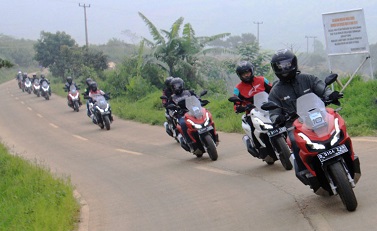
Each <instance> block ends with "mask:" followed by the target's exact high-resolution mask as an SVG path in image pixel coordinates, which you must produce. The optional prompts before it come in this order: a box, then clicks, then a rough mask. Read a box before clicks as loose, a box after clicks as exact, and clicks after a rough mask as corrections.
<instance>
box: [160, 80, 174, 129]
mask: <svg viewBox="0 0 377 231" xmlns="http://www.w3.org/2000/svg"><path fill="white" fill-rule="evenodd" d="M173 78H174V77H172V76H169V77H167V78H166V80H165V87H164V89H163V90H162V95H163V96H166V97H167V99H162V106H163V107H165V114H166V115H167V116H168V117H167V118H166V119H167V120H168V121H167V122H165V123H164V126H165V129H166V133H168V135H169V136H174V134H173V132H172V131H171V130H170V128H169V126H168V123H171V124H173V126H174V123H172V122H171V118H170V115H169V109H167V108H166V106H167V105H168V102H169V99H170V97H171V96H172V94H173V91H172V89H171V85H170V84H171V81H172V80H173ZM173 129H174V130H175V126H174V128H173Z"/></svg>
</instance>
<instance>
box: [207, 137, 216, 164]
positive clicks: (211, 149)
mask: <svg viewBox="0 0 377 231" xmlns="http://www.w3.org/2000/svg"><path fill="white" fill-rule="evenodd" d="M204 141H205V142H206V148H207V152H208V155H209V158H211V160H213V161H215V160H217V158H218V154H217V149H216V144H215V142H214V141H213V139H212V136H211V135H210V134H207V135H206V136H205V137H204Z"/></svg>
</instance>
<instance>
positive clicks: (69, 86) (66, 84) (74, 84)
mask: <svg viewBox="0 0 377 231" xmlns="http://www.w3.org/2000/svg"><path fill="white" fill-rule="evenodd" d="M72 84H73V86H75V88H76V90H79V89H80V88H79V87H78V86H77V85H76V83H75V82H73V79H72V77H71V76H68V77H67V82H66V83H65V84H64V90H66V91H67V92H69V91H70V88H71V85H72ZM67 100H68V106H72V105H70V102H71V101H70V100H69V96H68V95H67ZM79 104H80V106H81V105H82V103H81V98H80V96H79Z"/></svg>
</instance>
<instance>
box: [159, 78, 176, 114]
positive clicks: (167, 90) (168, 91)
mask: <svg viewBox="0 0 377 231" xmlns="http://www.w3.org/2000/svg"><path fill="white" fill-rule="evenodd" d="M173 79H174V77H172V76H169V77H167V78H166V79H165V87H164V89H163V90H162V95H164V96H166V97H167V98H168V99H162V105H163V106H164V107H166V106H167V104H168V100H169V99H170V97H171V95H172V94H173V91H172V89H171V81H172V80H173Z"/></svg>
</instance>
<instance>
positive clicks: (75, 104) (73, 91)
mask: <svg viewBox="0 0 377 231" xmlns="http://www.w3.org/2000/svg"><path fill="white" fill-rule="evenodd" d="M64 90H65V91H67V89H66V88H65V87H64ZM78 90H79V88H76V86H75V85H74V84H72V85H71V86H70V87H69V91H68V95H67V100H68V106H69V107H71V108H72V109H73V110H74V111H76V112H78V111H79V110H80V106H81V100H80V93H79V91H78Z"/></svg>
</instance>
